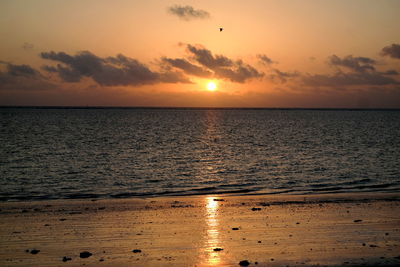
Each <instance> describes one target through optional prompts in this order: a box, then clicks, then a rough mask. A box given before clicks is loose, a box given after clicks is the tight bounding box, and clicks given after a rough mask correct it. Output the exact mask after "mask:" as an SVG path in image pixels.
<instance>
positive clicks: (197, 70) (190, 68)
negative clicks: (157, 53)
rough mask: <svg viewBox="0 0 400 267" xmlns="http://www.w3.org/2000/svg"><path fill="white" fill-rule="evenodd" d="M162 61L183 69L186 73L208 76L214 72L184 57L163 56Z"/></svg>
mask: <svg viewBox="0 0 400 267" xmlns="http://www.w3.org/2000/svg"><path fill="white" fill-rule="evenodd" d="M161 60H162V62H164V63H166V64H169V65H170V66H172V67H175V68H178V69H181V70H183V71H184V72H185V73H186V74H189V75H194V76H198V77H203V78H208V77H210V76H211V75H212V73H211V72H210V71H208V70H206V69H204V68H202V67H200V66H197V65H194V64H192V63H190V62H189V61H187V60H186V59H183V58H175V59H173V58H167V57H163V58H161Z"/></svg>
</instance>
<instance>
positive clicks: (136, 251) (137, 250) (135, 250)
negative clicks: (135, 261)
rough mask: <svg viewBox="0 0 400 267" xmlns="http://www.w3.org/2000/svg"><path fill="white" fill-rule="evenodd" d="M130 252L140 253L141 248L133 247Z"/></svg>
mask: <svg viewBox="0 0 400 267" xmlns="http://www.w3.org/2000/svg"><path fill="white" fill-rule="evenodd" d="M132 252H133V253H141V252H142V250H140V249H134V250H132Z"/></svg>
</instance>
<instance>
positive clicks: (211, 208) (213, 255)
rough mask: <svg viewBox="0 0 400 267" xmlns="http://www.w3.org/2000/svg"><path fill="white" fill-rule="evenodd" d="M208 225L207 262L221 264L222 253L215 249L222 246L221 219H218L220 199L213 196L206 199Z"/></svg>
mask: <svg viewBox="0 0 400 267" xmlns="http://www.w3.org/2000/svg"><path fill="white" fill-rule="evenodd" d="M205 200H206V210H205V218H206V226H207V235H206V242H205V246H204V247H205V253H206V264H207V265H209V266H217V265H220V264H221V258H220V255H219V254H220V253H221V252H218V251H214V249H215V248H219V247H220V246H221V244H220V239H219V221H218V219H219V218H218V205H219V203H218V201H214V198H213V197H207V198H206V199H205Z"/></svg>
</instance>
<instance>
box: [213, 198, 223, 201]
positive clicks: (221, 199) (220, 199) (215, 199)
mask: <svg viewBox="0 0 400 267" xmlns="http://www.w3.org/2000/svg"><path fill="white" fill-rule="evenodd" d="M213 200H214V201H225V199H223V198H214V199H213Z"/></svg>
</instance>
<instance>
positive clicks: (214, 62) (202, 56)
mask: <svg viewBox="0 0 400 267" xmlns="http://www.w3.org/2000/svg"><path fill="white" fill-rule="evenodd" d="M187 50H188V51H189V53H190V54H191V56H192V57H193V60H195V61H196V62H197V63H199V64H200V65H202V66H203V67H205V68H207V69H208V70H209V71H211V72H213V73H214V75H215V76H216V77H217V78H221V79H227V80H230V81H232V82H238V83H244V82H245V81H246V80H249V79H252V78H260V77H262V76H263V75H264V74H263V73H261V72H259V71H258V70H257V69H255V68H254V67H252V66H250V65H249V64H246V63H244V62H243V61H241V60H237V61H234V60H232V59H230V58H228V57H226V56H223V55H215V56H214V55H213V54H212V53H211V51H210V50H208V49H205V48H202V47H196V46H193V45H190V44H188V45H187Z"/></svg>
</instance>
